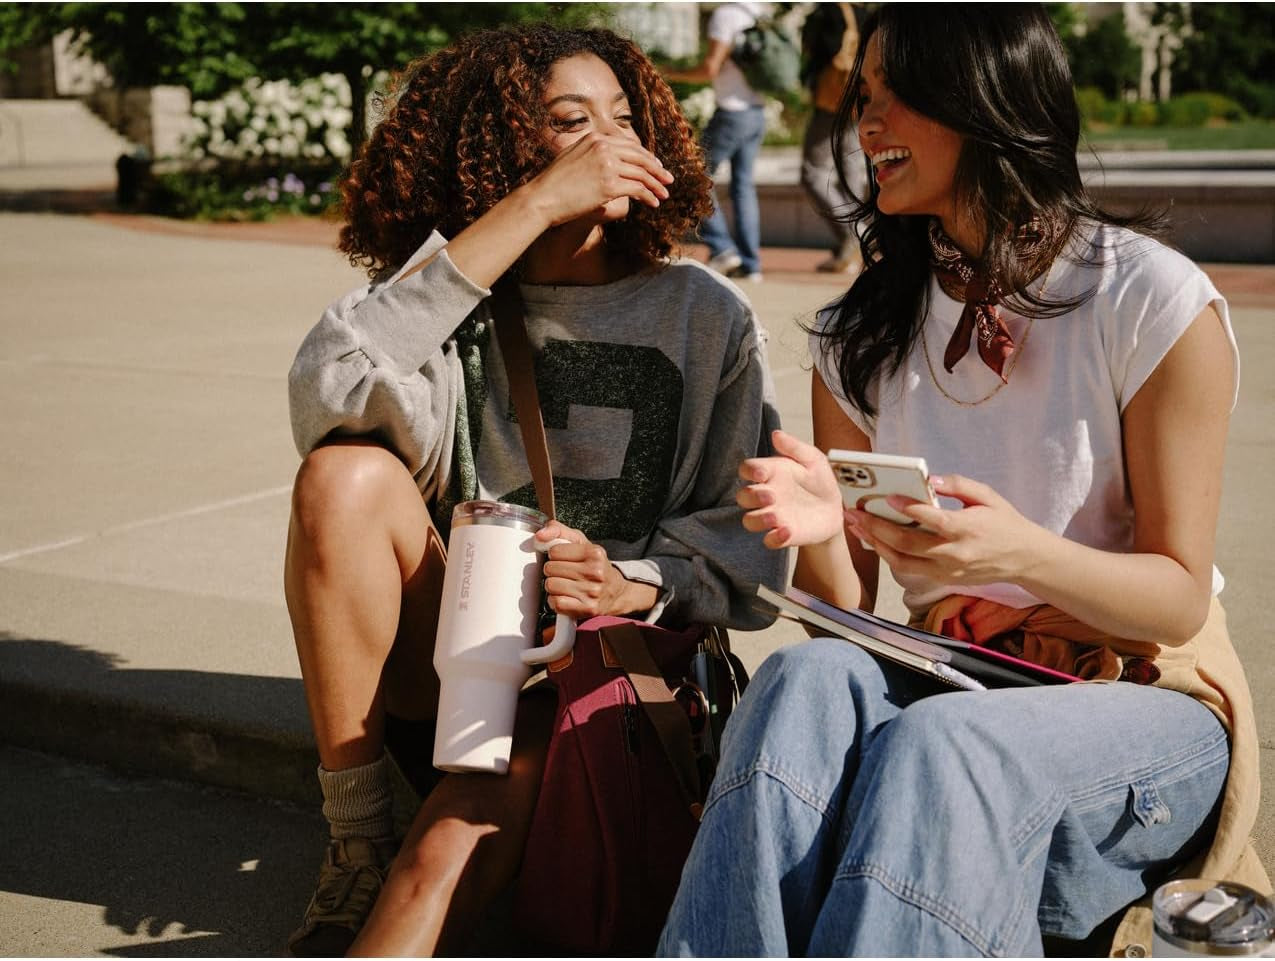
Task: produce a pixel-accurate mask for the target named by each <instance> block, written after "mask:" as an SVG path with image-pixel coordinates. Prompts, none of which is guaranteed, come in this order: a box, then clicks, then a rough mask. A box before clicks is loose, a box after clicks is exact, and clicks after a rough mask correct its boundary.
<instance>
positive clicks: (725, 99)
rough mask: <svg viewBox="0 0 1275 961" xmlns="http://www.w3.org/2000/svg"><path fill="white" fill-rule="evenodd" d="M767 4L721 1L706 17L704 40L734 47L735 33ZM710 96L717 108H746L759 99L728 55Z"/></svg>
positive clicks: (751, 21) (736, 35)
mask: <svg viewBox="0 0 1275 961" xmlns="http://www.w3.org/2000/svg"><path fill="white" fill-rule="evenodd" d="M769 6H770V4H767V3H723V4H722V5H721V6H720V7H718V8H717V9H716V10H714V11H713V13H712V16H710V17H709V18H708V39H709V40H720V41H721V42H722V43H724V44H726V46H728V47H730V48H731V49H734V47H735V41H736V40H738V39H739V35H740V34H741V33H743V32H744V31H745V30H747V29H748V28H749V27H751V26H752V25H753V24H754V23H756V22H757V18H758V17H760V16H763V15H764V14H766V13H768V8H769ZM713 96H714V97H716V98H717V108H718V109H719V110H747V109H748V108H749V107H756V106H760V105H761V103H762V98H761V97H760V96H759V95H758V94H757V92H756V91H754V90H753V88H752V87H750V86H749V85H748V81H747V80H746V79H744V74H743V71H741V70H740V69H739V67H737V66H736V65H735V61H734V60H733V59H731V58H730V57H729V56H728V57H727V58H726V60H725V62H724V63H723V64H722V68H721V70H719V71H718V72H717V76H716V77H715V78H713Z"/></svg>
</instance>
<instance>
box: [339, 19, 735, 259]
mask: <svg viewBox="0 0 1275 961" xmlns="http://www.w3.org/2000/svg"><path fill="white" fill-rule="evenodd" d="M583 53H591V54H594V55H595V56H597V57H598V58H599V59H601V60H602V61H603V62H604V63H606V64H607V66H609V67H610V68H611V70H612V72H614V73H615V76H616V79H618V80H619V82H620V86H621V88H622V89H623V90H624V92H625V94H626V95H627V96H628V99H629V105H630V106H631V107H632V110H633V129H634V131H635V132H636V133H637V135H638V138H639V139H640V140H641V142H642V145H643V146H644V147H646V148H647V149H648V150H650V151H651V152H652V153H654V154H655V155H656V156H657V157H659V158H660V161H661V162H662V163H663V164H664V166H665V167H666V168H667V169H668V170H669V171H670V172H671V173H672V174H673V176H674V178H675V179H674V181H673V183H672V184H671V185H670V186H669V188H668V189H669V198H668V199H667V200H664V201H662V202H661V203H660V206H659V207H658V208H651V207H648V206H646V205H645V204H640V203H634V204H632V205H631V207H630V209H629V214H628V216H627V217H625V218H624V219H623V220H619V221H615V222H612V223H608V224H606V225H605V226H604V228H603V229H604V231H605V236H606V240H607V244H608V245H609V246H610V247H611V248H612V249H613V250H616V251H620V252H623V253H624V254H625V255H626V256H628V257H629V258H631V259H632V260H634V261H635V262H637V263H639V264H649V263H653V262H655V261H657V260H660V259H662V258H664V257H667V256H668V255H669V253H670V252H671V251H672V249H673V247H674V245H675V244H676V243H677V241H678V240H679V239H680V238H681V237H683V236H684V235H685V234H686V233H687V232H688V231H690V230H692V229H693V228H694V227H695V226H696V225H697V224H698V223H699V222H700V221H701V220H702V219H703V218H704V217H706V216H707V215H708V214H709V213H710V212H711V210H712V201H711V191H712V182H711V181H710V180H709V178H708V176H707V174H706V173H705V170H704V159H703V152H702V150H701V149H700V147H699V146H698V144H697V143H696V139H695V135H694V132H693V131H692V130H691V127H690V125H689V124H688V123H687V122H686V118H685V117H684V116H683V115H682V112H681V109H680V108H679V107H678V104H677V99H676V98H675V97H674V96H673V91H672V90H670V89H669V86H668V84H667V83H665V81H664V79H663V78H662V77H661V76H660V74H659V73H658V72H657V71H656V69H655V67H654V66H653V65H652V64H651V62H650V61H649V60H648V59H647V58H646V56H645V55H644V54H643V53H642V52H641V51H640V50H639V49H638V48H637V47H636V46H635V45H634V44H633V43H632V42H630V41H628V40H625V39H624V38H622V37H619V36H617V35H616V34H614V33H612V32H611V31H609V30H602V29H563V28H558V27H550V26H546V25H534V26H525V27H516V28H510V29H504V30H484V31H479V32H476V33H473V34H470V35H468V36H466V37H464V38H462V39H461V40H460V41H459V42H457V43H456V44H455V45H453V46H452V47H449V48H448V49H446V50H442V51H439V52H438V53H435V54H432V55H430V56H427V57H421V58H419V59H417V60H415V61H413V62H412V63H411V64H409V65H408V66H407V67H406V68H405V69H404V70H403V72H402V73H401V74H399V75H398V77H397V78H396V79H395V82H394V85H393V87H392V89H391V92H390V94H389V97H388V98H387V102H388V103H390V104H392V106H391V107H390V108H389V110H388V112H387V113H386V116H385V118H384V119H383V120H382V121H381V123H380V124H379V125H378V126H377V128H376V130H375V131H374V132H373V133H372V136H371V137H370V138H369V139H368V141H367V142H366V143H365V144H364V145H363V147H362V149H361V150H360V151H359V155H358V157H357V158H356V159H355V160H354V161H353V163H351V165H350V168H349V170H348V171H347V173H346V175H345V177H344V178H343V181H342V184H341V194H342V208H341V209H342V214H343V217H344V219H345V225H344V226H343V227H342V228H341V239H340V243H339V247H340V249H341V251H342V252H343V253H345V254H346V255H347V256H348V257H349V259H350V263H351V264H352V265H354V266H361V267H364V268H366V270H367V272H368V274H369V275H370V276H376V275H377V274H379V273H381V272H382V271H384V270H386V269H387V268H394V267H398V266H399V265H401V264H403V263H404V262H405V261H406V260H407V258H408V257H410V256H411V255H412V254H413V253H414V252H415V251H416V249H417V248H418V247H419V246H420V244H421V243H422V242H423V241H424V239H425V238H426V237H427V236H428V235H429V233H430V231H431V230H438V231H439V232H440V233H442V234H443V235H444V236H446V237H454V236H456V234H458V233H459V232H460V231H462V230H464V229H465V228H466V227H467V226H469V225H470V224H472V223H473V222H474V221H475V220H477V219H478V218H479V217H481V216H482V215H483V214H484V213H486V212H487V211H488V210H490V209H491V208H492V207H493V206H494V205H495V204H496V203H497V202H498V201H499V200H501V199H502V198H503V197H505V196H506V195H507V194H509V192H510V191H512V190H513V189H514V188H516V187H518V186H521V185H522V184H524V183H526V182H527V181H529V180H531V179H532V178H533V177H535V176H536V174H538V173H539V172H540V171H542V170H543V169H544V168H545V167H546V166H548V164H549V163H550V161H551V160H552V159H553V152H552V151H551V150H550V148H549V145H548V143H547V142H546V140H545V138H544V136H543V134H542V131H543V129H544V127H545V125H546V123H547V121H548V114H547V111H546V109H545V106H544V102H543V101H544V88H545V85H546V83H547V81H548V77H549V72H550V70H551V68H552V67H553V65H554V64H555V63H557V62H558V61H560V60H563V59H566V58H567V57H572V56H576V55H577V54H583Z"/></svg>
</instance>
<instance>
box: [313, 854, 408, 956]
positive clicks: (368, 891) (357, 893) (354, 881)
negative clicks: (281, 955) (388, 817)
mask: <svg viewBox="0 0 1275 961" xmlns="http://www.w3.org/2000/svg"><path fill="white" fill-rule="evenodd" d="M393 858H394V844H393V843H392V842H389V841H369V840H368V839H367V838H333V839H332V840H331V841H329V842H328V850H327V852H326V853H325V854H324V857H323V865H322V867H320V868H319V883H318V885H317V887H316V888H315V892H314V897H312V898H311V899H310V904H309V906H308V907H307V908H306V909H305V919H304V920H303V921H302V922H301V927H299V928H297V930H296V931H294V932H293V933H292V937H290V938H288V954H290V955H291V956H292V957H294V958H340V957H344V956H345V953H346V951H348V950H349V949H350V945H351V944H352V943H353V942H354V937H355V935H357V934H358V933H359V929H360V928H362V927H363V922H364V921H366V920H367V916H368V915H369V914H370V913H371V912H372V905H373V904H375V903H376V896H377V895H378V894H380V893H381V885H382V884H384V883H385V875H386V872H387V871H388V870H389V866H390V861H392V860H393Z"/></svg>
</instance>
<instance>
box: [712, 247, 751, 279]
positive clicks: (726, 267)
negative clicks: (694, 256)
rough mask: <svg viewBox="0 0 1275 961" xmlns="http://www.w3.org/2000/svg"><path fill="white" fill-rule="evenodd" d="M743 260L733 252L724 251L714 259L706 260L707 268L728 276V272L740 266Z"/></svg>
mask: <svg viewBox="0 0 1275 961" xmlns="http://www.w3.org/2000/svg"><path fill="white" fill-rule="evenodd" d="M743 262H744V261H743V259H742V258H741V257H740V256H739V254H737V253H736V252H735V251H733V250H724V251H722V252H721V253H720V254H718V255H717V256H716V257H710V258H708V267H709V269H710V270H715V271H717V272H718V273H719V274H726V275H728V276H729V275H730V272H731V271H732V270H734V269H735V268H736V267H738V266H739V265H740V264H742V263H743Z"/></svg>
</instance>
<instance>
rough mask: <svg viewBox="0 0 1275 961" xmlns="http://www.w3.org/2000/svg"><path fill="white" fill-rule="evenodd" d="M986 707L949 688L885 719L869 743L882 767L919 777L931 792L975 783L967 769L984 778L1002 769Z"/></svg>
mask: <svg viewBox="0 0 1275 961" xmlns="http://www.w3.org/2000/svg"><path fill="white" fill-rule="evenodd" d="M985 713H986V712H985V710H983V707H982V706H980V703H979V695H977V694H962V693H958V692H947V693H942V694H935V695H933V696H931V697H928V698H924V699H922V700H920V701H917V702H915V703H913V704H910V705H908V707H907V708H906V710H904V711H902V712H901V713H900V714H899V715H898V716H897V717H895V718H894V719H893V720H892V721H890V723H889V724H887V725H886V726H885V727H884V729H883V730H882V731H881V733H880V734H879V735H878V737H877V738H876V739H875V740H874V742H873V744H872V746H871V749H870V751H871V754H872V755H874V756H875V758H876V760H877V761H878V762H879V764H880V766H881V767H882V768H883V769H887V770H890V771H893V772H895V773H900V774H902V773H903V772H907V773H906V774H904V776H905V777H910V778H919V779H920V780H918V781H917V782H916V783H924V784H926V785H928V787H927V791H928V792H929V794H930V796H931V798H934V797H935V796H937V795H939V794H943V793H947V792H953V791H955V792H957V793H963V792H965V791H967V790H968V789H970V788H972V787H974V785H973V784H972V782H971V775H972V774H973V773H974V772H978V778H979V779H980V780H982V781H990V780H991V779H993V778H996V777H998V776H1000V775H1001V773H1003V769H1004V767H1005V763H1004V762H1005V760H1006V759H1005V758H1004V757H1000V756H998V751H997V749H996V744H997V743H998V741H999V739H998V738H997V737H995V736H994V734H992V732H990V731H988V730H986V729H985V727H984V724H983V723H982V719H983V718H984V717H985Z"/></svg>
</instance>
